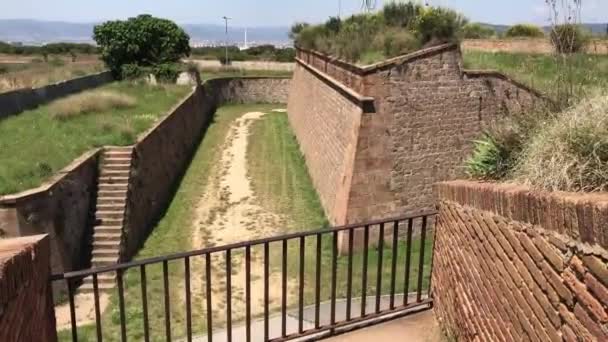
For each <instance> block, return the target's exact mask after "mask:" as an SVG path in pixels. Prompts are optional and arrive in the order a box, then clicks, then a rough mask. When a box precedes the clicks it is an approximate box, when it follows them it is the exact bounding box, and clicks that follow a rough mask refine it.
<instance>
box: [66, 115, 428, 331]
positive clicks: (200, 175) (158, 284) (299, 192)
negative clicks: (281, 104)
mask: <svg viewBox="0 0 608 342" xmlns="http://www.w3.org/2000/svg"><path fill="white" fill-rule="evenodd" d="M276 107H277V106H276V105H229V106H224V107H221V108H220V109H218V111H217V113H216V115H215V118H214V121H213V123H212V124H211V125H210V127H209V128H208V130H207V132H206V134H205V137H204V138H203V140H202V142H201V144H200V146H199V148H198V150H197V152H196V154H195V156H194V158H193V160H192V162H191V164H190V166H189V168H188V170H187V172H186V174H185V176H184V178H183V179H182V181H181V184H180V186H179V189H178V191H177V193H176V194H175V196H174V198H173V200H172V202H171V204H170V206H169V208H168V210H167V211H166V213H165V215H164V217H163V218H162V220H161V221H160V222H159V223H158V225H157V226H156V227H155V228H154V230H153V232H152V234H151V235H150V237H149V238H148V240H147V241H146V243H145V245H144V247H143V248H142V250H141V251H140V252H139V254H138V256H137V259H142V258H148V257H153V256H160V255H166V254H171V253H176V252H183V251H187V250H191V249H192V245H191V242H190V238H191V232H192V229H194V228H195V227H193V222H194V221H195V211H194V210H193V209H194V208H196V207H197V204H198V203H199V202H200V200H201V198H202V196H203V195H204V193H205V191H206V187H207V185H208V184H207V182H208V179H209V177H208V175H209V174H210V172H212V167H213V165H214V164H216V163H217V162H218V161H219V160H220V158H221V153H222V145H223V142H224V139H225V137H226V134H227V133H228V129H229V128H230V126H231V125H232V123H233V121H234V120H235V119H236V118H238V117H239V116H241V115H242V114H244V113H247V112H254V111H261V112H266V113H269V112H270V110H271V109H273V108H276ZM247 160H248V169H249V176H250V177H251V180H252V183H253V188H254V191H255V193H256V198H257V199H258V200H259V202H260V205H262V206H263V207H264V208H265V209H267V210H270V211H273V212H275V213H279V214H282V215H284V216H285V217H287V218H288V221H289V222H288V224H287V225H286V226H285V227H279V228H281V229H282V230H280V232H282V233H287V232H294V231H305V230H310V229H317V228H321V227H324V226H327V220H326V218H325V215H324V213H323V210H322V207H321V205H320V202H319V200H318V197H317V195H316V192H315V190H314V188H313V186H312V182H311V180H310V177H309V176H308V172H307V169H306V166H305V163H304V159H303V157H302V155H301V153H300V151H299V147H298V145H297V141H296V139H295V137H294V136H293V134H292V133H291V129H290V127H289V124H288V122H287V117H286V114H279V113H269V114H268V115H266V116H265V117H263V118H262V119H260V120H258V121H256V122H254V123H253V125H252V127H251V131H250V136H249V146H248V155H247ZM387 232H388V230H387ZM372 235H373V234H372ZM431 241H432V239H431V238H429V239H428V240H427V244H426V246H425V247H426V248H427V251H430V250H431V249H430V247H431V245H430V243H431ZM298 243H299V242H298V240H292V241H290V242H289V243H288V269H289V272H288V276H289V278H290V281H291V282H294V283H295V284H297V279H298V278H297V274H298V269H299V268H298V267H299V260H300V259H299V252H298V249H297V247H298ZM388 247H390V246H387V248H386V249H385V250H384V256H383V267H382V273H383V277H384V282H383V286H382V290H381V293H388V291H389V288H390V283H389V280H388V279H389V276H390V272H391V261H392V258H393V255H392V251H391V250H390V248H388ZM419 247H420V240H419V239H417V238H414V240H413V247H412V249H411V265H412V266H411V267H412V268H411V276H410V281H409V282H410V286H409V289H410V291H412V290H414V289H415V288H416V282H417V278H416V275H417V267H418V262H419V255H420V253H419ZM260 249H261V246H254V247H253V248H252V253H253V254H254V255H261V254H262V253H261V250H260ZM270 250H271V264H270V268H271V272H272V273H275V272H280V269H281V259H280V253H281V243H272V244H271V246H270ZM331 251H332V240H331V236H330V235H327V236H325V237H324V238H323V239H322V250H321V252H322V259H321V264H322V271H321V285H322V286H321V300H322V301H326V300H328V299H329V297H330V284H331V260H332V258H331V256H332V253H331ZM305 252H306V255H305V258H306V259H305V266H306V267H305V302H306V304H307V305H308V304H312V303H313V302H314V288H315V287H314V283H315V271H316V270H315V262H316V255H315V252H316V240H315V239H314V238H310V239H308V240H307V242H306V250H305ZM405 255H406V248H405V245H404V243H402V242H400V244H399V248H398V256H397V257H398V260H399V262H398V263H397V265H399V266H398V270H397V276H396V279H397V281H396V284H397V285H396V287H397V292H402V291H403V285H404V268H403V265H404V260H405ZM430 255H431V253H430V252H427V253H425V259H424V263H425V265H428V264H429V262H430ZM243 259H244V258H243V253H242V250H238V251H237V250H235V251H234V252H233V254H232V265H233V269H236V268H237V267H238V265H240V264H241V263H242V262H243ZM257 262H259V260H258V261H257ZM347 262H348V258H346V257H339V258H338V260H337V271H338V272H337V296H338V297H344V296H345V294H346V274H347ZM368 263H369V269H368V284H367V289H368V292H367V294H368V295H374V294H375V291H376V285H375V284H376V272H377V271H376V270H377V263H378V251H377V250H376V249H375V248H372V249H370V252H369V256H368ZM195 265H199V266H198V267H201V266H200V264H195V261H194V260H193V261H192V264H191V266H192V267H194V266H195ZM362 265H363V254H362V253H356V254H355V255H354V256H353V279H354V281H353V296H357V295H360V293H361V272H362ZM215 266H217V265H215ZM215 266H214V271H213V272H214V273H213V274H214V278H213V279H214V283H213V284H214V285H213V286H216V287H219V288H223V287H224V286H225V283H224V281H223V279H222V278H221V277H222V275H223V272H222V271H219V270H217V269H216V268H215ZM168 271H169V272H168V275H169V284H170V298H171V328H172V335H173V337H174V338H176V339H178V338H183V337H184V336H185V328H186V320H185V299H184V293H185V292H184V288H183V285H184V276H185V273H184V265H183V261H176V262H170V263H169V267H168ZM218 271H219V272H218ZM215 272H218V273H215ZM146 274H147V293H148V296H147V298H148V310H149V319H150V336H151V338H152V340H153V341H157V340H158V341H162V340H164V338H165V330H164V329H165V322H164V296H163V293H164V292H163V290H164V287H163V278H162V275H163V270H162V265H154V266H148V267H147V268H146ZM198 274H202V272H200V271H199V273H198ZM424 274H425V278H424V281H423V288H427V287H428V275H429V269H428V267H427V269H426V271H425V273H424ZM236 281H238V280H237V279H235V277H233V282H236ZM195 282H199V283H204V281H203V280H202V279H197V278H195V277H192V284H194V283H195ZM193 286H194V285H193ZM291 294H292V295H294V296H293V298H297V295H295V294H296V293H294V290H293V289H292V290H291ZM200 295H201V294H200V293H193V302H192V303H193V304H192V319H193V322H192V324H193V330H194V334H195V335H200V334H203V333H205V331H206V328H207V327H206V322H205V320H206V316H205V314H206V311H205V304H206V301H205V299H204V298H201V296H200ZM197 296H198V298H197ZM237 296H243V294H242V293H239V292H237V291H233V297H234V298H236V297H237ZM125 298H126V301H125V312H126V322H127V325H126V329H127V335H128V339H129V340H137V341H139V340H142V339H143V323H142V322H143V321H142V316H143V312H142V301H141V287H140V280H139V271H138V270H132V271H129V272H127V273H126V275H125ZM117 300H118V296H117V293H116V290H115V291H114V292H113V294H112V297H111V304H110V305H109V307H108V308H107V309H106V312H105V313H104V314H103V318H102V326H103V332H104V340H106V341H117V340H119V336H120V330H119V323H120V315H119V310H118V302H117ZM296 305H297V302H296V301H292V300H290V301H289V302H288V306H289V307H290V308H293V307H294V306H296ZM279 309H280V304H279V303H273V304H271V307H270V310H271V312H277V311H278V310H279ZM354 310H356V309H355V308H353V312H354ZM242 315H243V313H242V312H234V313H233V317H235V319H236V318H238V317H242ZM222 319H223V318H222V317H214V328H215V329H216V330H217V329H219V328H220V327H221V326H222V325H223V322H222ZM234 323H235V324H237V323H236V321H235V322H234ZM94 336H95V326H94V325H89V326H83V327H81V328H79V338H80V339H81V340H94V339H95V337H94ZM69 338H70V335H69V331H62V332H60V340H66V341H67V340H69Z"/></svg>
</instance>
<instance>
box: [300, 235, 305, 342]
mask: <svg viewBox="0 0 608 342" xmlns="http://www.w3.org/2000/svg"><path fill="white" fill-rule="evenodd" d="M305 239H306V238H305V237H304V236H302V237H300V288H299V293H298V333H300V334H301V333H303V332H304V258H305V256H306V255H305V251H306V240H305Z"/></svg>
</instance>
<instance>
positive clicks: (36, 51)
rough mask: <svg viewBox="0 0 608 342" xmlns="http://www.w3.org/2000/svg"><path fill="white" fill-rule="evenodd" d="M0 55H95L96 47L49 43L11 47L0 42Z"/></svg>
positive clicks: (11, 45)
mask: <svg viewBox="0 0 608 342" xmlns="http://www.w3.org/2000/svg"><path fill="white" fill-rule="evenodd" d="M0 53H5V54H9V55H24V56H31V55H44V54H47V55H67V54H70V53H76V54H83V55H91V54H97V53H98V49H97V47H96V46H94V45H91V44H86V43H50V44H46V45H42V46H33V45H13V44H8V43H5V42H2V41H0Z"/></svg>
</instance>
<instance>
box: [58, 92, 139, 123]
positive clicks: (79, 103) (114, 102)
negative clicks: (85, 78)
mask: <svg viewBox="0 0 608 342" xmlns="http://www.w3.org/2000/svg"><path fill="white" fill-rule="evenodd" d="M135 105H137V100H136V99H135V98H134V97H132V96H129V95H125V94H120V93H117V92H114V91H107V90H100V91H88V92H84V93H81V94H76V95H72V96H68V97H66V98H64V99H61V100H58V101H55V102H53V103H52V104H51V105H50V107H49V112H50V113H51V116H52V117H53V118H54V119H58V120H68V119H72V118H75V117H78V116H80V115H84V114H88V113H95V112H102V111H107V110H112V109H125V108H131V107H134V106H135Z"/></svg>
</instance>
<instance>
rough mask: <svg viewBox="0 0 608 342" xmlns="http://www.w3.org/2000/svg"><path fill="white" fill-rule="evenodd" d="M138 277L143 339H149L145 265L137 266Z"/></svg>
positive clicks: (147, 340)
mask: <svg viewBox="0 0 608 342" xmlns="http://www.w3.org/2000/svg"><path fill="white" fill-rule="evenodd" d="M139 277H140V283H141V304H142V311H143V316H144V317H143V320H144V341H145V342H149V341H150V325H149V321H148V284H147V279H146V265H141V266H140V267H139Z"/></svg>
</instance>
